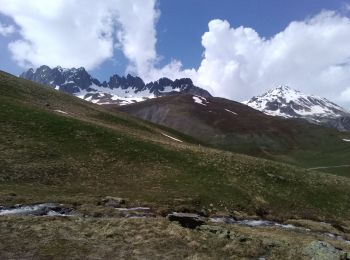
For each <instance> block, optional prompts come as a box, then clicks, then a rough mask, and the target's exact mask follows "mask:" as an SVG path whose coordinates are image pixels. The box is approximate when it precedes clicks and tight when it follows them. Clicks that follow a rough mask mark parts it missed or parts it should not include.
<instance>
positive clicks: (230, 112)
mask: <svg viewBox="0 0 350 260" xmlns="http://www.w3.org/2000/svg"><path fill="white" fill-rule="evenodd" d="M225 111H227V112H229V113H231V114H234V115H236V116H238V114H237V113H236V112H233V111H231V110H229V109H225Z"/></svg>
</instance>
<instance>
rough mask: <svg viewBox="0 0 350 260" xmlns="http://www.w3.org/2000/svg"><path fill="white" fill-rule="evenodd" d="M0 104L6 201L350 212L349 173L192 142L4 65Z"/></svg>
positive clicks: (297, 213) (0, 174) (321, 214)
mask: <svg viewBox="0 0 350 260" xmlns="http://www.w3.org/2000/svg"><path fill="white" fill-rule="evenodd" d="M198 105H199V104H198ZM0 106H1V109H0V121H1V123H0V204H1V205H3V204H10V205H13V204H14V203H29V202H60V203H71V205H73V207H76V208H78V209H82V208H84V209H85V210H86V211H88V210H91V208H93V207H97V208H98V206H96V205H98V204H97V202H98V201H100V200H101V197H104V196H106V195H110V196H120V197H124V198H125V197H126V198H129V200H131V201H132V202H133V203H142V205H144V204H147V205H152V207H154V208H156V209H157V208H169V210H172V209H173V207H174V206H176V205H179V204H180V205H183V206H186V207H187V208H188V207H194V208H196V209H197V210H200V209H201V208H202V207H209V205H210V204H213V205H214V207H215V208H216V209H217V210H221V211H226V212H231V211H233V210H236V209H239V210H240V211H244V212H248V213H250V214H254V213H255V212H257V213H258V214H263V215H264V216H267V215H269V216H270V217H273V218H277V219H284V218H290V217H303V218H315V219H348V216H349V214H350V194H349V190H350V179H348V178H344V177H339V176H334V175H327V174H321V173H317V172H308V171H305V170H304V169H300V168H294V167H292V166H288V165H284V164H279V163H275V162H272V161H267V160H261V159H257V158H253V157H248V156H243V155H238V154H233V153H230V152H223V151H219V150H213V149H209V148H206V147H203V146H198V145H197V144H196V143H195V141H193V142H194V144H191V143H189V142H190V141H191V139H190V138H189V139H188V140H186V139H185V135H182V136H181V135H176V134H175V132H167V131H166V130H165V129H159V128H157V127H155V126H154V125H150V124H147V123H145V122H141V121H139V120H136V119H132V118H130V117H128V116H127V115H124V114H120V113H111V112H110V111H107V110H105V109H103V108H102V107H99V106H96V105H93V104H91V103H87V102H85V101H82V100H79V99H77V98H74V97H72V96H69V95H66V94H64V93H61V92H58V91H55V90H52V89H50V88H47V87H44V86H41V85H38V84H35V83H32V82H30V81H26V80H22V79H18V78H16V77H14V76H11V75H9V74H6V73H3V72H0ZM199 106H201V105H199ZM228 109H232V110H233V107H228ZM241 109H242V110H238V109H237V111H234V112H237V113H242V111H244V110H245V109H246V107H244V106H243V105H241ZM227 113H230V112H227ZM232 116H233V115H232ZM218 123H219V122H218ZM164 134H166V135H168V136H171V137H173V138H176V139H179V140H181V141H182V142H179V141H177V140H174V139H173V138H169V137H168V136H166V135H164ZM13 193H15V194H16V196H14V195H13ZM98 209H101V208H98Z"/></svg>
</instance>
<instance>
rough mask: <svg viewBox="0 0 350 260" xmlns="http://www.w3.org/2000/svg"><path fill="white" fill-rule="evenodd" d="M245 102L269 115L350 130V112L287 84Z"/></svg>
mask: <svg viewBox="0 0 350 260" xmlns="http://www.w3.org/2000/svg"><path fill="white" fill-rule="evenodd" d="M243 103H245V104H246V105H248V106H250V107H252V108H254V109H257V110H259V111H261V112H263V113H265V114H267V115H271V116H280V117H284V118H301V119H306V120H307V121H309V122H311V123H314V124H319V125H324V126H328V127H332V128H336V129H338V130H340V131H350V113H349V112H348V111H346V110H345V109H344V108H342V107H340V106H338V105H336V104H334V103H333V102H331V101H329V100H327V99H325V98H321V97H316V96H313V95H305V94H303V93H301V92H300V91H297V90H294V89H291V88H289V87H287V86H280V87H278V88H276V89H273V90H270V91H268V92H266V93H265V94H263V95H261V96H257V97H253V98H251V99H250V100H249V101H246V102H243Z"/></svg>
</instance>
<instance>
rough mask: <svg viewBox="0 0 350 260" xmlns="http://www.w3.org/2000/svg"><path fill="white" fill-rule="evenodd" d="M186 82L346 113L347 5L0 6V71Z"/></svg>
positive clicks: (202, 0) (154, 2) (110, 1)
mask: <svg viewBox="0 0 350 260" xmlns="http://www.w3.org/2000/svg"><path fill="white" fill-rule="evenodd" d="M43 64H46V65H49V66H51V67H54V66H58V65H60V66H62V67H67V68H70V67H85V68H86V69H87V70H88V71H89V72H90V73H91V74H92V75H93V76H94V77H97V78H98V79H100V80H107V79H108V78H109V76H111V75H112V74H115V73H117V74H119V75H124V74H127V73H130V74H133V75H138V76H140V77H142V78H143V79H144V80H145V81H146V82H148V81H153V80H157V79H159V78H160V77H169V78H172V79H175V78H181V77H190V78H191V79H192V80H193V81H194V83H195V84H196V85H198V86H199V87H202V88H205V89H207V90H209V91H210V92H211V93H212V94H213V95H215V96H221V97H226V98H230V99H233V100H238V101H242V100H246V99H249V98H250V97H252V96H255V95H259V94H262V93H264V92H265V91H267V90H269V89H271V88H274V87H276V86H278V85H288V86H290V87H292V88H294V89H297V90H300V91H302V92H305V93H306V94H314V95H318V96H322V97H326V98H328V99H330V100H332V101H334V102H336V103H338V104H340V105H343V106H344V107H346V108H350V0H285V1H281V0H264V1H262V0H176V1H174V0H104V1H94V0H51V1H47V0H26V1H23V0H0V69H1V70H4V71H7V72H10V73H12V74H16V75H18V74H20V73H21V72H22V71H24V70H26V69H28V68H30V67H34V68H35V67H38V66H40V65H43Z"/></svg>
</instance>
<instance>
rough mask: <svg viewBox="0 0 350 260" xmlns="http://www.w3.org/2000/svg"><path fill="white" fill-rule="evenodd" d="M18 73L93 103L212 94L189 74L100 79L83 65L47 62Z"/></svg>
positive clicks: (125, 102) (123, 103)
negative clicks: (151, 78)
mask: <svg viewBox="0 0 350 260" xmlns="http://www.w3.org/2000/svg"><path fill="white" fill-rule="evenodd" d="M20 77H21V78H24V79H28V80H31V81H34V82H37V83H40V84H44V85H48V86H50V87H52V88H55V89H56V90H60V91H63V92H66V93H69V94H72V95H74V96H77V97H79V98H82V99H84V100H87V101H90V102H93V103H96V104H118V105H125V104H130V103H135V102H139V101H144V100H147V99H151V98H156V97H161V96H167V95H173V94H178V93H186V94H193V95H200V96H203V97H209V96H211V95H210V94H209V92H208V91H206V90H204V89H201V88H199V87H196V86H194V85H193V82H192V80H191V79H189V78H182V79H176V80H175V81H173V80H170V79H168V78H161V79H159V80H158V81H155V82H150V83H147V84H145V82H144V81H143V80H142V79H141V78H139V77H134V76H131V75H130V74H128V75H127V76H126V77H121V76H119V75H113V76H111V77H110V78H109V80H108V81H104V82H100V81H99V80H98V79H95V78H93V77H92V76H91V75H90V74H89V73H88V72H87V71H86V70H85V69H84V68H78V69H76V68H71V69H65V68H61V67H59V66H58V67H55V68H50V67H48V66H46V65H43V66H41V67H39V68H37V69H36V70H34V69H29V70H28V71H26V72H24V73H22V74H21V75H20Z"/></svg>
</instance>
